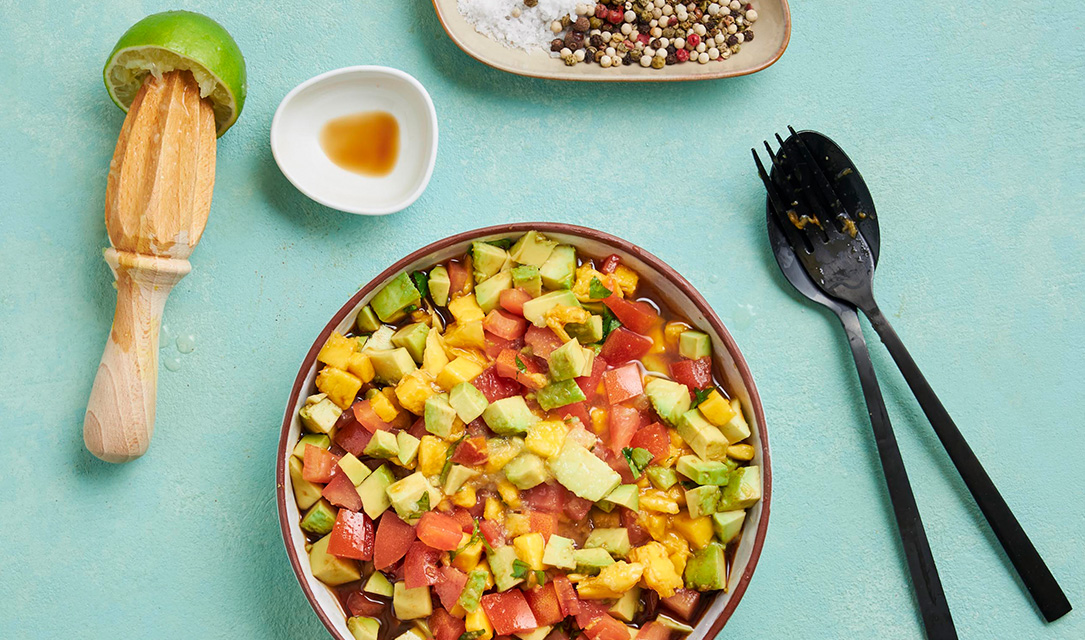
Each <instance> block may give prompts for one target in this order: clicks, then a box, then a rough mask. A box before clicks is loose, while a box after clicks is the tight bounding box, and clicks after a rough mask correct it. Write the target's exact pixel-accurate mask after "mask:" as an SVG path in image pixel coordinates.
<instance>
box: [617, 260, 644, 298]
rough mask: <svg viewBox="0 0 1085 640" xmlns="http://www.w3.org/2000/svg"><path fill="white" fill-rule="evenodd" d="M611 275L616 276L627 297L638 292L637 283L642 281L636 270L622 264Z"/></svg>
mask: <svg viewBox="0 0 1085 640" xmlns="http://www.w3.org/2000/svg"><path fill="white" fill-rule="evenodd" d="M611 275H612V276H614V280H615V281H617V283H618V286H619V287H621V289H622V293H624V294H625V297H627V298H628V297H630V296H632V295H633V294H635V293H636V292H637V283H638V282H639V281H640V276H638V275H637V272H636V271H633V270H632V269H630V268H629V267H627V266H625V265H624V264H620V265H618V267H617V268H616V269H615V270H614V273H613V274H611Z"/></svg>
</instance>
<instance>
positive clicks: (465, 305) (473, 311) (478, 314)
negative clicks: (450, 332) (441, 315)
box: [446, 294, 486, 337]
mask: <svg viewBox="0 0 1085 640" xmlns="http://www.w3.org/2000/svg"><path fill="white" fill-rule="evenodd" d="M448 312H449V313H451V314H452V317H453V318H455V319H456V322H460V323H465V322H472V321H475V320H482V319H483V318H485V317H486V314H485V313H483V312H482V307H480V306H478V301H477V300H475V296H474V294H471V295H468V296H460V297H459V298H456V299H455V300H451V301H449V303H448ZM446 337H447V336H446Z"/></svg>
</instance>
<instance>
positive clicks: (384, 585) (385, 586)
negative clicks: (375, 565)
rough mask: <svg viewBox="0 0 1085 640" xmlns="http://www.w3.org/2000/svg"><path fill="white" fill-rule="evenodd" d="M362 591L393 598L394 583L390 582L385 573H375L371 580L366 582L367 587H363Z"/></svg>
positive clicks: (370, 577) (371, 575)
mask: <svg viewBox="0 0 1085 640" xmlns="http://www.w3.org/2000/svg"><path fill="white" fill-rule="evenodd" d="M362 591H365V592H366V593H372V594H375V595H378V596H384V597H385V598H391V597H392V583H391V582H388V578H386V577H385V576H384V574H383V573H381V572H380V571H374V572H373V573H372V574H370V576H369V579H368V580H366V581H365V586H364V587H362Z"/></svg>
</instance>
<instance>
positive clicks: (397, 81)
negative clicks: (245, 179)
mask: <svg viewBox="0 0 1085 640" xmlns="http://www.w3.org/2000/svg"><path fill="white" fill-rule="evenodd" d="M365 111H387V112H388V113H391V114H392V115H393V116H395V118H396V120H397V122H398V124H399V136H400V142H399V157H398V160H397V161H396V164H395V166H394V167H393V169H392V171H391V173H389V174H388V175H384V176H379V177H372V176H365V175H361V174H358V173H354V172H351V171H347V170H346V169H343V168H341V167H339V166H338V165H336V164H335V163H333V162H332V161H331V159H329V158H328V156H327V155H326V154H325V153H324V150H323V149H322V148H321V146H320V132H321V129H322V128H323V127H324V125H325V124H326V123H327V122H328V121H329V120H332V119H335V118H338V117H341V116H346V115H351V114H355V113H359V112H365ZM271 152H272V154H273V155H274V156H275V162H276V163H277V164H278V165H279V169H280V170H281V171H282V172H283V175H284V176H286V179H287V180H289V181H290V182H291V183H293V185H294V186H295V187H297V188H298V190H299V191H301V192H302V193H304V194H305V195H307V196H309V197H310V198H312V199H313V200H316V201H317V202H319V203H320V204H323V205H325V206H328V207H331V208H333V209H338V210H340V211H346V212H348V213H360V214H366V215H385V214H389V213H395V212H396V211H400V210H402V209H405V208H407V207H408V206H410V204H411V203H413V202H414V201H415V200H417V199H418V196H420V195H422V192H423V191H424V190H425V188H426V185H427V184H429V179H430V176H431V175H433V164H434V162H435V161H436V159H437V112H436V110H435V109H434V108H433V101H432V100H431V99H430V96H429V93H427V92H426V89H425V87H423V86H422V84H421V83H419V82H418V80H415V79H414V78H413V77H412V76H411V75H409V74H407V73H404V72H402V71H400V70H398V69H392V68H389V67H376V66H358V67H344V68H342V69H336V70H334V71H329V72H327V73H322V74H320V75H318V76H316V77H313V78H310V79H308V80H306V81H305V82H303V83H301V84H299V85H298V86H296V87H294V89H293V90H291V91H290V93H288V94H286V97H285V98H283V101H282V102H281V103H280V104H279V108H278V110H277V111H276V112H275V118H274V119H273V120H272V122H271Z"/></svg>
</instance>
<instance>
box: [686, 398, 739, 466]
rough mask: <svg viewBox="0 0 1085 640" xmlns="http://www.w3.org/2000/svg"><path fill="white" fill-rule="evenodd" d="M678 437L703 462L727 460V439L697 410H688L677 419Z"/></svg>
mask: <svg viewBox="0 0 1085 640" xmlns="http://www.w3.org/2000/svg"><path fill="white" fill-rule="evenodd" d="M678 435H680V436H682V439H683V440H685V441H686V444H688V445H689V448H690V449H693V452H694V453H696V454H697V455H699V456H701V457H702V458H704V459H705V460H726V459H727V446H728V442H727V438H724V437H723V434H722V433H720V430H719V429H717V428H716V427H715V425H713V424H712V423H711V422H709V421H708V420H705V417H704V415H703V414H701V412H700V411H699V410H697V409H690V410H689V411H687V412H685V413H683V414H682V417H681V418H679V419H678Z"/></svg>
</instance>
